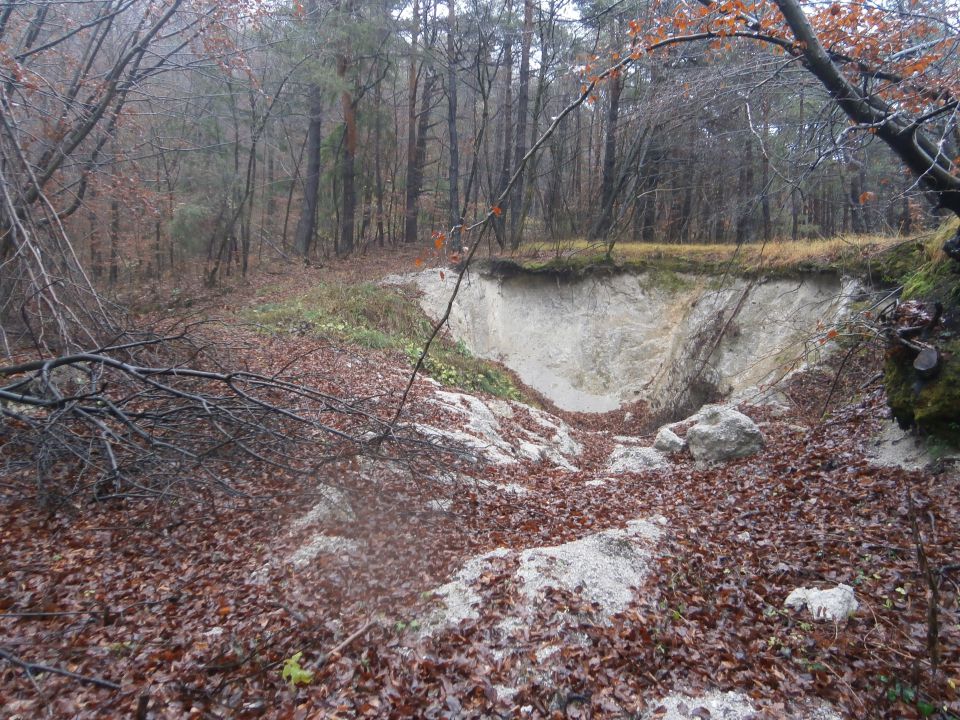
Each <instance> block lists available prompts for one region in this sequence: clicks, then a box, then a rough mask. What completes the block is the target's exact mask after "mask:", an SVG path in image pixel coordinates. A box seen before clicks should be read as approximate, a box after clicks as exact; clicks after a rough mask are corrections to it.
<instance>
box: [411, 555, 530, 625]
mask: <svg viewBox="0 0 960 720" xmlns="http://www.w3.org/2000/svg"><path fill="white" fill-rule="evenodd" d="M511 554H512V553H511V551H510V550H507V549H506V548H497V549H496V550H491V551H490V552H488V553H484V554H483V555H478V556H477V557H474V558H471V559H470V560H468V561H467V562H466V563H465V564H464V566H463V567H462V568H461V569H460V571H459V572H458V573H457V574H456V575H454V577H453V580H451V581H450V582H448V583H446V584H445V585H441V586H440V587H438V588H437V589H436V590H434V591H433V593H434V595H436V596H437V597H438V598H440V599H441V600H442V601H443V605H444V607H443V609H442V610H441V611H440V612H438V613H436V614H435V615H434V616H432V617H430V618H427V621H426V622H425V623H424V625H423V629H424V632H430V631H431V630H436V629H439V628H441V627H444V626H447V625H459V624H460V623H461V622H463V621H464V620H476V619H477V618H478V617H480V613H479V611H478V610H477V608H476V605H477V604H478V603H479V602H480V594H479V593H478V592H477V591H476V589H475V588H474V587H473V586H474V584H475V583H476V582H477V580H479V579H480V576H481V575H483V573H484V572H486V571H487V569H488V568H490V566H491V565H492V564H493V561H494V560H497V559H499V558H505V557H509V556H510V555H511Z"/></svg>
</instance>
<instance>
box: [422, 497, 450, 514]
mask: <svg viewBox="0 0 960 720" xmlns="http://www.w3.org/2000/svg"><path fill="white" fill-rule="evenodd" d="M452 506H453V500H450V499H448V498H434V499H433V500H430V501H429V502H428V503H427V510H433V511H434V512H450V508H451V507H452Z"/></svg>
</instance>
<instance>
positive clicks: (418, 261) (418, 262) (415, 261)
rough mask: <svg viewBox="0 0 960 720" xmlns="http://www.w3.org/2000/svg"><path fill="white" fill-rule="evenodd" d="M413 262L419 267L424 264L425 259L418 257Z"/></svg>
mask: <svg viewBox="0 0 960 720" xmlns="http://www.w3.org/2000/svg"><path fill="white" fill-rule="evenodd" d="M413 264H414V265H416V266H417V267H421V266H422V265H423V260H422V259H421V258H417V259H416V260H414V261H413Z"/></svg>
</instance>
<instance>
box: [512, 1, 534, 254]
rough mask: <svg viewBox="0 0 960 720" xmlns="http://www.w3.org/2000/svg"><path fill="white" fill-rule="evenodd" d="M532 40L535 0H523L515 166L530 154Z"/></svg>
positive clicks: (518, 214)
mask: <svg viewBox="0 0 960 720" xmlns="http://www.w3.org/2000/svg"><path fill="white" fill-rule="evenodd" d="M532 37H533V0H523V33H522V35H521V37H520V75H519V76H518V78H517V81H518V87H517V132H516V146H515V147H514V151H513V157H514V163H519V162H520V160H521V159H522V158H523V156H524V155H526V154H527V112H528V109H529V108H528V106H529V104H530V41H531V39H532ZM523 180H524V178H523V172H522V171H521V173H520V175H519V176H518V177H517V180H516V182H515V183H514V185H513V189H512V190H511V193H510V247H511V248H512V249H514V250H516V249H517V248H518V247H520V236H521V231H522V220H523V217H522V214H523Z"/></svg>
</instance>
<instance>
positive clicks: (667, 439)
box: [653, 427, 687, 455]
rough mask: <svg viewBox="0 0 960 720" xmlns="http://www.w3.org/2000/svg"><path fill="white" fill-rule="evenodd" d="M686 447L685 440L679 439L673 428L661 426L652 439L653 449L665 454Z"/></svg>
mask: <svg viewBox="0 0 960 720" xmlns="http://www.w3.org/2000/svg"><path fill="white" fill-rule="evenodd" d="M686 447H687V443H686V441H685V440H683V439H681V438H680V436H679V435H677V434H676V433H675V432H674V431H673V430H671V429H670V428H668V427H662V428H660V430H659V431H658V432H657V437H656V439H655V440H654V441H653V449H654V450H659V451H660V452H662V453H666V454H667V455H673V454H675V453H679V452H683V450H684V448H686Z"/></svg>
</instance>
